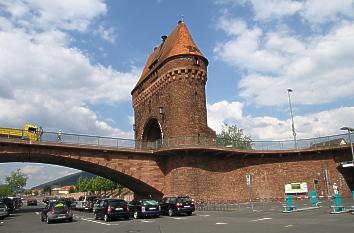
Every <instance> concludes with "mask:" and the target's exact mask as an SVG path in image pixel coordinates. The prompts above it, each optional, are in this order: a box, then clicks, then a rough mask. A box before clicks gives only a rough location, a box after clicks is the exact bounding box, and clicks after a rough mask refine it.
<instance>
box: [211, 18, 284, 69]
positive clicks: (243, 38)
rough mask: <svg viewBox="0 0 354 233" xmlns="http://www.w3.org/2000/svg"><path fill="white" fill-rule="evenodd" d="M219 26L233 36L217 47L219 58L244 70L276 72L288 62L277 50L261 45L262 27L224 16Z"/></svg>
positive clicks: (216, 52) (216, 51)
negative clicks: (248, 24)
mask: <svg viewBox="0 0 354 233" xmlns="http://www.w3.org/2000/svg"><path fill="white" fill-rule="evenodd" d="M218 27H219V28H221V29H222V30H224V31H225V32H226V33H227V34H228V35H232V37H231V38H230V40H228V41H226V42H223V43H219V44H218V45H217V46H216V47H215V49H214V53H215V54H216V56H217V58H219V59H221V60H223V61H225V62H227V63H229V64H231V65H235V66H237V67H239V68H241V69H243V70H254V71H262V72H275V73H277V72H278V71H279V70H280V69H281V67H282V66H283V65H284V64H285V63H286V58H285V57H282V56H281V55H280V54H279V53H278V52H277V51H276V50H267V49H263V48H262V47H261V38H262V37H263V31H262V29H260V28H258V27H254V28H251V29H249V28H247V26H246V23H245V22H244V21H242V20H238V19H236V20H235V19H228V18H224V17H222V18H220V20H219V23H218Z"/></svg>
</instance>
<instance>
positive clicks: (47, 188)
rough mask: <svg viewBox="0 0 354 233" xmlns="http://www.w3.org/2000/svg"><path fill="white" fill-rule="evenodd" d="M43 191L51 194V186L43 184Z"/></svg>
mask: <svg viewBox="0 0 354 233" xmlns="http://www.w3.org/2000/svg"><path fill="white" fill-rule="evenodd" d="M43 193H47V194H48V195H51V194H52V189H51V187H50V186H48V185H47V186H45V187H44V188H43Z"/></svg>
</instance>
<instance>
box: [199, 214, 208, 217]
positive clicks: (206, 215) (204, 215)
mask: <svg viewBox="0 0 354 233" xmlns="http://www.w3.org/2000/svg"><path fill="white" fill-rule="evenodd" d="M197 216H200V217H210V214H197Z"/></svg>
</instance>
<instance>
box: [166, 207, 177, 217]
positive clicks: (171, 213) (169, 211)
mask: <svg viewBox="0 0 354 233" xmlns="http://www.w3.org/2000/svg"><path fill="white" fill-rule="evenodd" d="M167 213H168V216H170V217H172V216H173V215H174V214H175V213H174V212H173V209H168V212H167Z"/></svg>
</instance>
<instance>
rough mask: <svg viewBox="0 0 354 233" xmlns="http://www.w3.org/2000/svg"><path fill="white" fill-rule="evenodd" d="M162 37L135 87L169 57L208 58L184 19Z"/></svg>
mask: <svg viewBox="0 0 354 233" xmlns="http://www.w3.org/2000/svg"><path fill="white" fill-rule="evenodd" d="M161 38H162V43H161V44H160V46H159V47H157V48H155V49H154V52H153V53H152V54H151V55H150V57H149V58H148V60H147V62H146V65H145V67H144V70H143V73H142V74H141V76H140V79H139V81H138V83H137V84H136V86H135V88H136V87H138V86H139V85H140V84H141V83H143V82H144V81H145V80H146V79H147V78H148V76H149V74H150V73H151V72H153V71H154V70H155V69H156V67H158V66H159V65H160V64H161V63H162V62H163V61H165V60H166V59H168V58H171V57H174V56H178V55H196V56H200V57H203V58H204V59H206V58H205V57H204V55H203V54H202V52H201V51H200V50H199V49H198V47H197V45H196V44H195V43H194V41H193V38H192V36H191V34H190V33H189V30H188V28H187V26H186V24H185V23H184V21H183V20H180V21H178V25H177V27H176V28H175V30H174V31H173V32H172V33H171V34H170V35H169V36H167V37H166V36H162V37H161ZM135 88H134V90H135ZM134 90H133V91H134Z"/></svg>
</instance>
